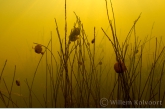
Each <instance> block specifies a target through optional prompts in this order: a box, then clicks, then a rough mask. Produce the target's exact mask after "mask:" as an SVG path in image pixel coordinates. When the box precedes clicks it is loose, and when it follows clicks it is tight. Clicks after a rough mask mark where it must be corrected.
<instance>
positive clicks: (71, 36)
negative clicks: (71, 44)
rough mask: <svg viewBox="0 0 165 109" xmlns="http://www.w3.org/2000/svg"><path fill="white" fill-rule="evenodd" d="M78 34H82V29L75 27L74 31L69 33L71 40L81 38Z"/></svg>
mask: <svg viewBox="0 0 165 109" xmlns="http://www.w3.org/2000/svg"><path fill="white" fill-rule="evenodd" d="M78 35H80V29H79V28H74V29H73V31H71V33H70V35H69V40H70V41H76V40H77V39H79V37H78Z"/></svg>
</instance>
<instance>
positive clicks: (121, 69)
mask: <svg viewBox="0 0 165 109" xmlns="http://www.w3.org/2000/svg"><path fill="white" fill-rule="evenodd" d="M114 69H115V71H116V73H123V72H125V71H126V70H127V68H126V66H125V64H124V63H122V62H117V63H115V65H114Z"/></svg>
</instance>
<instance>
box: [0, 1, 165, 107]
mask: <svg viewBox="0 0 165 109" xmlns="http://www.w3.org/2000/svg"><path fill="white" fill-rule="evenodd" d="M107 4H108V2H107V0H105V7H106V12H107V19H108V20H107V21H108V23H109V27H110V31H111V34H108V33H107V31H105V30H104V29H103V28H101V29H100V30H102V32H103V34H104V35H105V36H106V40H108V41H109V43H110V44H111V45H112V47H113V51H114V55H115V61H114V62H113V64H111V63H110V62H109V63H108V64H105V63H106V62H105V59H104V56H100V57H99V58H97V57H96V56H98V55H99V53H98V52H96V51H97V50H96V43H97V41H96V40H97V37H96V32H95V27H94V29H93V39H92V40H91V41H89V39H88V36H87V34H86V33H85V29H84V27H83V23H82V22H81V19H80V17H79V16H78V15H77V14H76V13H75V12H74V15H75V17H76V21H75V23H74V24H73V25H74V26H73V28H72V29H71V31H70V34H67V31H68V30H67V14H66V13H67V8H66V6H67V4H66V0H65V39H64V40H63V39H61V35H60V30H59V28H58V22H57V20H56V19H54V21H55V26H56V37H58V39H59V44H60V51H57V52H56V53H57V55H55V54H53V52H52V51H53V50H52V43H53V41H52V33H51V38H50V41H49V42H48V44H47V45H43V44H39V43H34V45H35V47H34V48H33V52H34V53H35V54H36V55H38V56H40V59H39V60H38V63H37V65H36V69H34V75H33V76H32V77H31V78H30V79H29V78H27V79H26V80H24V81H21V80H19V79H16V78H15V74H16V73H17V71H16V69H17V67H16V66H15V67H14V75H13V79H12V85H11V87H10V88H9V87H8V86H7V85H6V78H5V77H3V73H4V70H5V67H6V65H7V60H6V61H5V63H4V66H3V67H0V68H1V69H2V70H1V73H0V84H4V86H5V89H1V88H0V101H1V102H2V104H3V106H0V107H17V108H18V107H29V108H31V107H45V108H47V107H71V108H73V107H84V108H85V107H96V108H101V107H132V108H138V107H165V102H164V97H165V87H164V85H163V82H165V78H164V73H165V70H164V65H165V58H164V55H163V54H164V53H165V46H164V45H163V44H162V45H163V47H162V45H161V43H159V44H158V39H157V38H155V48H154V53H153V58H152V59H151V63H149V64H148V65H144V61H145V60H144V55H145V54H144V48H145V45H146V44H147V43H148V42H150V41H151V39H152V38H151V37H146V38H145V40H144V41H143V42H142V41H141V40H139V39H138V36H137V35H136V24H137V22H138V20H139V19H140V17H141V14H140V15H139V16H138V18H137V19H136V20H135V22H134V23H133V25H132V27H131V29H130V31H129V32H128V34H127V36H126V38H125V41H124V42H123V43H122V44H121V42H119V40H118V36H117V33H116V29H117V28H116V26H115V16H114V15H115V13H114V11H113V5H112V2H111V1H110V4H111V10H112V16H113V22H112V20H110V17H109V13H108V11H109V10H108V6H107ZM131 37H132V38H133V39H134V42H133V43H131V41H130V38H131ZM160 40H161V39H160ZM101 52H103V51H101ZM103 54H104V53H103ZM44 60H45V61H44ZM41 61H44V62H45V71H43V72H44V74H45V75H44V76H43V78H41V80H40V81H39V83H41V84H44V85H42V86H43V87H42V90H44V93H41V90H39V85H38V84H37V85H36V84H35V82H36V81H35V80H36V78H37V75H36V74H37V73H38V72H39V71H40V70H39V68H40V67H39V65H40V64H41ZM109 66H112V68H113V69H112V70H111V69H109V68H107V67H109ZM144 66H145V67H144ZM146 67H147V70H146ZM103 73H105V74H106V75H103ZM110 73H114V75H113V76H112V75H110ZM144 73H145V74H144ZM23 84H24V85H23ZM25 86H26V90H27V91H28V93H24V95H26V96H24V95H23V94H21V93H23V91H22V90H23V87H25ZM15 87H16V88H17V90H19V92H20V93H15V92H13V89H14V88H15ZM21 87H22V88H21ZM36 89H38V90H36ZM17 98H18V99H17Z"/></svg>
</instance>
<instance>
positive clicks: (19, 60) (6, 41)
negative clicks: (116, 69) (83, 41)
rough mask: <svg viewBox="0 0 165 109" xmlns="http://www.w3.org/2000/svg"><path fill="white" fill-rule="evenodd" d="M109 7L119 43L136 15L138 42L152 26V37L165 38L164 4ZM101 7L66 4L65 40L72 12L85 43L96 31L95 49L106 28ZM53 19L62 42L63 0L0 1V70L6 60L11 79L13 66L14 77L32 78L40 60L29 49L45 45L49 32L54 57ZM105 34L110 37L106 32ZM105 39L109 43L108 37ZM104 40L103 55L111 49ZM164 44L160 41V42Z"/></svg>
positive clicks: (132, 0) (97, 0) (85, 1)
mask: <svg viewBox="0 0 165 109" xmlns="http://www.w3.org/2000/svg"><path fill="white" fill-rule="evenodd" d="M112 3H113V8H114V12H115V20H116V28H117V35H118V38H119V40H120V41H124V39H125V38H126V35H127V34H128V32H129V30H130V28H131V26H132V25H133V23H134V21H135V20H136V19H137V18H138V16H139V15H140V13H142V14H141V18H140V19H139V21H138V23H137V26H136V33H137V36H138V37H139V39H142V40H143V39H144V37H146V36H147V35H150V33H151V28H152V25H153V23H154V28H153V32H152V36H155V37H160V36H165V31H164V28H165V15H164V13H165V7H164V4H165V0H112ZM105 6H106V5H105V0H67V27H68V28H67V29H68V31H67V34H68V36H69V33H70V31H71V29H72V28H73V25H74V22H75V21H76V17H75V15H74V13H73V11H74V12H76V14H77V15H78V16H79V17H80V19H81V21H82V23H83V25H84V28H85V32H86V34H87V36H88V39H89V40H92V39H93V34H94V33H93V30H94V27H96V46H98V45H97V43H98V44H99V43H100V40H101V39H102V38H103V36H104V34H103V32H102V30H101V27H102V28H103V29H104V30H106V29H107V28H108V26H109V23H108V19H107V13H106V7H105ZM108 6H109V15H110V20H112V21H114V20H113V17H112V12H111V7H110V3H109V0H108ZM54 18H56V20H57V23H58V27H59V32H60V35H61V36H62V39H64V33H65V32H64V28H65V19H64V18H65V10H64V0H0V66H1V67H0V69H2V66H3V65H4V62H5V60H6V59H7V60H8V63H7V65H8V67H7V68H8V70H9V71H12V75H13V71H14V65H17V75H16V77H20V76H22V75H24V76H27V77H32V76H30V74H28V73H29V72H30V73H31V74H33V73H34V70H35V68H36V65H37V62H38V60H39V58H40V55H38V54H36V53H35V52H34V50H33V49H32V47H34V44H33V42H36V43H41V44H43V45H47V43H48V41H49V40H50V38H51V37H50V31H52V33H53V46H54V50H53V52H54V53H57V50H59V48H60V47H59V42H58V37H57V34H56V30H55V28H56V26H55V23H54ZM107 33H111V31H110V28H109V29H108V31H107ZM109 36H110V38H111V39H112V35H111V34H110V35H109ZM104 40H105V42H104V44H107V45H106V48H105V49H104V51H106V52H108V53H111V52H113V49H112V47H107V46H111V44H110V43H109V41H108V39H107V38H106V37H104ZM164 40H165V39H162V41H163V42H164ZM153 42H154V43H155V41H153ZM151 45H152V44H151ZM103 46H104V45H103ZM151 48H152V47H151ZM108 56H109V55H108ZM111 63H114V62H111ZM44 65H45V64H44ZM29 68H30V69H29ZM31 68H33V69H31ZM10 69H11V70H10ZM27 69H28V70H27ZM4 75H5V74H4ZM5 76H6V77H7V76H9V75H8V74H6V75H5Z"/></svg>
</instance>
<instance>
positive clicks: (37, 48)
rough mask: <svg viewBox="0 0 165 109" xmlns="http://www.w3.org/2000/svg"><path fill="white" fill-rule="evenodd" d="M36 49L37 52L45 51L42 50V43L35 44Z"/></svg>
mask: <svg viewBox="0 0 165 109" xmlns="http://www.w3.org/2000/svg"><path fill="white" fill-rule="evenodd" d="M34 50H35V52H36V53H37V54H40V53H41V54H43V52H42V46H41V45H40V44H37V45H36V46H35V48H34Z"/></svg>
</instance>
